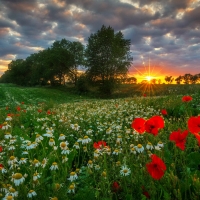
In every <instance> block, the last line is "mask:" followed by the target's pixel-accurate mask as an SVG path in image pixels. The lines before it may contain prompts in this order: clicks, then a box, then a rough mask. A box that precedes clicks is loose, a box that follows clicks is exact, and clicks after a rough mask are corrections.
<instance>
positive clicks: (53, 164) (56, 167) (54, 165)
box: [49, 162, 58, 171]
mask: <svg viewBox="0 0 200 200" xmlns="http://www.w3.org/2000/svg"><path fill="white" fill-rule="evenodd" d="M49 169H50V170H52V171H53V170H57V169H58V164H57V163H56V162H53V163H52V165H51V167H50V168H49Z"/></svg>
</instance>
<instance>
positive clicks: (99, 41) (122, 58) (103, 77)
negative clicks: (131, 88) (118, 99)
mask: <svg viewBox="0 0 200 200" xmlns="http://www.w3.org/2000/svg"><path fill="white" fill-rule="evenodd" d="M130 44H131V43H130V40H126V39H124V37H123V34H122V33H121V32H117V33H114V30H113V29H112V28H111V27H110V26H109V27H105V26H104V25H103V26H102V27H101V29H100V30H98V31H97V33H95V34H91V35H90V37H89V38H88V44H87V47H86V51H85V56H86V66H85V67H86V69H87V71H86V73H87V75H88V77H89V79H90V80H92V81H95V80H100V81H101V83H102V86H103V88H107V91H106V92H107V93H111V92H112V89H113V86H114V85H115V81H116V79H117V78H118V77H119V76H123V75H124V76H125V75H126V74H127V72H128V69H129V67H130V64H131V57H130Z"/></svg>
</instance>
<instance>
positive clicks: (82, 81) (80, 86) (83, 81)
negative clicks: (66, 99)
mask: <svg viewBox="0 0 200 200" xmlns="http://www.w3.org/2000/svg"><path fill="white" fill-rule="evenodd" d="M76 89H77V90H78V92H79V94H84V93H87V92H88V91H89V83H88V79H87V77H86V76H85V75H84V74H83V75H81V76H80V77H79V78H78V80H77V83H76Z"/></svg>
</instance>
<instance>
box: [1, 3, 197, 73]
mask: <svg viewBox="0 0 200 200" xmlns="http://www.w3.org/2000/svg"><path fill="white" fill-rule="evenodd" d="M103 24H104V25H106V26H109V25H110V26H111V27H112V28H114V30H115V31H122V32H123V34H124V37H125V38H126V39H131V43H132V45H131V52H132V56H133V66H132V68H131V70H130V71H131V72H132V73H134V74H140V72H142V73H143V72H144V70H145V68H146V67H147V65H149V64H150V63H151V66H152V70H153V69H154V72H156V73H157V74H158V75H160V74H163V73H165V74H166V75H176V76H178V75H183V74H185V73H191V74H196V73H200V0H173V1H172V0H138V1H136V0H121V1H119V0H101V1H99V0H31V1H27V0H18V1H13V0H1V2H0V47H1V48H0V70H1V73H3V71H4V70H5V69H6V66H7V64H8V63H9V61H11V60H14V59H17V58H26V57H27V56H29V55H30V54H32V53H34V52H37V51H39V50H42V49H44V48H47V47H49V46H51V44H52V43H53V42H54V41H55V40H61V39H62V38H66V39H67V40H70V41H77V40H78V41H80V42H82V43H83V44H87V40H88V37H89V36H90V34H91V33H95V32H96V31H97V30H99V29H100V28H101V26H102V25H103ZM159 73H160V74H159Z"/></svg>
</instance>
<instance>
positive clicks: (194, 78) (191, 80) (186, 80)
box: [165, 73, 200, 84]
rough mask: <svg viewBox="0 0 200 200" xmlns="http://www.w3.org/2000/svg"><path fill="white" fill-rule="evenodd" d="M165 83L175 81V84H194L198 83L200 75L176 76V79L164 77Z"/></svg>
mask: <svg viewBox="0 0 200 200" xmlns="http://www.w3.org/2000/svg"><path fill="white" fill-rule="evenodd" d="M165 81H166V82H167V83H172V82H173V81H175V82H176V83H177V84H181V83H183V84H196V83H200V73H199V74H195V75H192V74H185V75H183V76H178V77H177V78H173V77H172V76H165Z"/></svg>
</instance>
